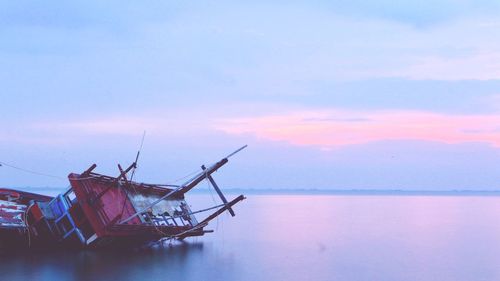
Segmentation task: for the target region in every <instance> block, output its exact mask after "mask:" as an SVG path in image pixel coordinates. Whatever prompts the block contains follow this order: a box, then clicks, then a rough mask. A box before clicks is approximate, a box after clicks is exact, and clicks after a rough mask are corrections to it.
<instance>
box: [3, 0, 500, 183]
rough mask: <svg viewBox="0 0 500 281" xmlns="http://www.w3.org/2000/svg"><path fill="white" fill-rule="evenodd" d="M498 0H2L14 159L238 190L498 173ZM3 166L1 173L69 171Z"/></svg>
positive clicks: (7, 132) (8, 155) (6, 145)
mask: <svg viewBox="0 0 500 281" xmlns="http://www.w3.org/2000/svg"><path fill="white" fill-rule="evenodd" d="M499 12H500V4H498V3H497V2H496V1H467V0H465V1H449V0H438V1H433V2H432V3H431V2H429V3H428V4H426V3H421V2H419V1H413V2H411V1H386V0H376V1H371V2H370V3H368V4H367V3H365V1H271V2H270V1H262V2H260V1H251V2H248V3H234V2H230V1H227V2H226V1H221V2H212V1H206V2H205V1H200V2H197V1H195V2H189V3H183V2H165V1H146V2H141V3H135V4H124V3H122V2H121V1H106V3H104V4H103V3H101V2H99V1H73V2H71V3H58V2H54V3H50V2H44V3H41V2H37V1H26V2H19V1H14V2H13V1H0V43H1V44H0V82H1V85H2V87H1V90H0V112H1V118H0V128H1V130H0V161H2V162H6V163H10V164H13V165H16V166H19V167H23V168H26V169H30V170H35V171H40V172H43V173H47V174H53V175H58V176H61V177H65V176H66V175H67V174H68V173H70V172H80V171H82V170H84V169H86V168H87V167H88V166H90V165H91V164H92V163H97V164H98V169H97V171H99V172H102V173H108V174H117V168H116V164H117V163H118V162H119V163H122V164H123V165H127V164H129V163H130V162H131V161H133V159H134V157H135V153H136V151H137V149H138V147H139V145H140V141H141V137H142V133H143V131H146V132H147V134H146V139H145V143H144V148H143V151H142V155H141V159H140V163H139V166H140V167H139V169H138V171H137V179H138V180H141V181H147V182H158V183H172V181H174V180H175V179H178V178H181V177H183V176H185V175H186V174H189V173H190V172H192V171H194V170H196V169H198V168H199V166H200V165H201V164H209V163H211V162H213V161H216V160H218V159H219V158H220V157H222V156H225V155H226V154H228V153H230V152H231V151H232V150H234V149H236V148H238V147H240V146H242V145H244V144H248V145H249V148H248V149H247V150H245V151H243V152H241V153H240V154H238V155H237V156H235V157H234V158H233V159H231V161H230V163H229V164H228V165H227V166H226V167H224V168H223V169H221V170H220V171H219V172H218V173H217V174H216V175H215V176H216V178H217V179H218V181H219V182H220V184H221V186H223V187H231V188H275V189H282V188H304V189H307V188H317V189H351V188H355V189H364V188H368V189H406V190H410V189H412V190H413V189H426V190H429V189H433V190H452V189H472V190H485V189H488V190H490V189H500V173H499V171H500V168H499V163H500V16H498V15H500V13H499ZM67 185H68V182H67V181H66V180H58V179H53V178H48V177H41V176H35V175H30V174H26V173H22V172H20V171H16V170H13V169H10V168H8V167H0V186H12V187H23V186H57V187H64V186H67Z"/></svg>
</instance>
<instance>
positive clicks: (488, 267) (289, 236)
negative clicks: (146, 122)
mask: <svg viewBox="0 0 500 281" xmlns="http://www.w3.org/2000/svg"><path fill="white" fill-rule="evenodd" d="M212 200H213V199H212V197H211V196H210V195H192V196H190V197H188V201H189V202H190V203H192V205H193V207H194V208H197V207H199V208H202V207H204V206H206V205H207V204H210V203H212ZM235 211H236V213H237V216H236V217H235V218H231V217H230V216H229V215H223V216H222V217H221V218H220V219H218V220H215V221H213V223H212V224H211V225H210V226H211V228H212V229H214V230H215V233H212V234H208V235H206V236H204V237H202V238H191V239H188V240H187V241H186V242H183V243H180V242H175V243H172V244H171V245H168V244H167V245H165V246H164V247H162V248H156V249H149V250H140V251H126V252H119V253H116V252H113V253H103V252H92V251H83V252H66V253H50V254H42V253H18V254H15V255H12V254H10V253H9V254H6V253H3V254H2V255H1V257H0V272H1V280H197V281H198V280H356V281H358V280H370V281H371V280H385V281H390V280H395V281H396V280H397V281H400V280H405V281H411V280H439V281H446V280H450V281H452V280H453V281H460V280H463V281H471V280H473V281H479V280H500V267H499V266H498V265H499V264H500V227H499V226H500V219H499V217H500V197H496V196H483V197H481V196H327V195H312V196H308V195H250V196H248V199H247V200H245V201H243V202H242V203H239V204H238V205H237V206H236V207H235ZM202 217H203V216H200V218H202Z"/></svg>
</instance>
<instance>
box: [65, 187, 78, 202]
mask: <svg viewBox="0 0 500 281" xmlns="http://www.w3.org/2000/svg"><path fill="white" fill-rule="evenodd" d="M66 198H67V199H68V203H69V205H70V206H71V205H73V204H75V203H76V202H77V200H76V194H75V192H74V191H73V190H71V191H70V192H68V193H67V194H66Z"/></svg>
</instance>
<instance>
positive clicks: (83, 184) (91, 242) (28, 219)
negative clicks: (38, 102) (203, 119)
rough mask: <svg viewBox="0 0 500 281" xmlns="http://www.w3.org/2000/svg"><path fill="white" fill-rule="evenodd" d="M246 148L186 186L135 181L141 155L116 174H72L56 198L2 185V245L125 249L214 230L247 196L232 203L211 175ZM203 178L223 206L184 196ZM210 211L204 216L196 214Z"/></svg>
mask: <svg viewBox="0 0 500 281" xmlns="http://www.w3.org/2000/svg"><path fill="white" fill-rule="evenodd" d="M245 147H246V146H244V147H242V148H240V149H238V150H237V151H235V152H233V153H231V154H230V155H228V156H227V157H225V158H223V159H221V160H220V161H218V162H217V163H215V164H213V165H210V166H208V167H205V166H202V167H201V168H202V169H201V171H200V172H199V173H198V174H196V175H195V176H193V177H192V178H191V179H189V180H188V181H186V182H185V183H184V184H181V185H162V184H147V183H139V182H135V181H133V180H132V178H133V173H134V171H135V169H136V167H137V158H138V157H137V158H136V161H135V162H134V163H132V164H131V165H130V166H129V167H128V168H126V169H123V168H122V167H121V166H120V165H118V169H119V175H118V176H117V177H113V176H108V175H103V174H99V173H96V172H94V170H95V169H96V167H97V165H95V164H93V165H92V166H91V167H90V168H88V169H87V170H86V171H84V172H82V173H71V174H69V175H68V179H69V182H70V187H69V188H68V189H67V190H66V191H65V192H63V193H61V194H59V195H57V196H55V197H49V196H44V195H39V194H34V193H27V192H21V191H16V190H10V189H0V248H2V247H3V248H6V247H18V248H40V247H51V248H53V247H61V248H93V249H101V248H114V247H118V248H123V247H135V246H144V245H149V244H151V243H157V242H158V241H165V240H172V239H178V240H182V239H185V238H187V237H192V236H202V235H204V234H206V233H209V232H213V231H212V230H209V229H206V227H207V226H208V223H209V222H210V221H211V220H213V219H214V218H216V217H217V216H219V215H220V214H222V213H224V212H226V211H227V212H229V213H230V214H231V216H235V213H234V211H233V209H232V207H233V206H234V205H235V204H236V203H238V202H240V201H242V200H244V199H245V197H244V196H243V195H240V196H237V197H236V198H234V199H233V200H231V201H228V200H227V199H226V197H225V196H224V194H223V193H222V191H221V189H220V188H219V187H218V185H217V184H216V182H215V180H214V178H213V177H212V174H213V173H214V172H215V171H217V170H218V169H219V168H221V167H222V166H224V165H225V164H226V163H227V162H228V158H229V157H231V156H233V155H234V154H236V153H237V152H239V151H241V150H242V149H244V148H245ZM129 174H132V176H130V177H129ZM203 180H208V181H209V182H210V183H211V186H212V187H213V188H214V189H215V191H216V192H217V194H218V195H219V197H220V199H221V204H219V205H216V206H212V207H210V208H206V209H203V210H196V211H193V210H191V208H190V206H189V204H188V203H187V202H186V200H185V194H186V193H187V192H189V191H190V190H192V189H193V188H194V187H196V186H197V185H198V184H199V183H200V182H202V181H203ZM208 211H212V213H211V214H210V215H208V216H206V217H205V218H203V219H201V220H199V219H198V218H197V217H196V215H198V214H199V213H203V212H208Z"/></svg>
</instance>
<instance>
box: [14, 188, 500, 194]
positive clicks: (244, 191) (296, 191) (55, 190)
mask: <svg viewBox="0 0 500 281" xmlns="http://www.w3.org/2000/svg"><path fill="white" fill-rule="evenodd" d="M7 188H11V189H18V190H22V191H28V192H34V193H42V194H47V195H56V194H58V193H61V192H63V191H64V190H66V188H62V187H7ZM223 191H224V193H228V194H236V193H238V194H252V195H344V196H366V195H372V196H500V190H399V189H387V190H380V189H335V190H319V189H240V188H225V189H223ZM211 192H214V191H213V190H209V189H207V188H199V189H193V190H191V191H190V193H191V194H210V193H211Z"/></svg>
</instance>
